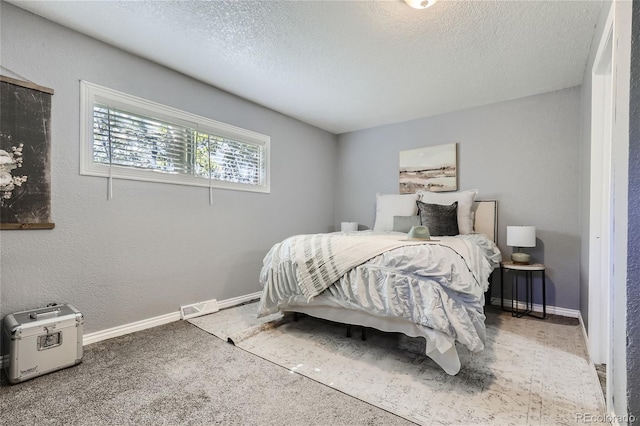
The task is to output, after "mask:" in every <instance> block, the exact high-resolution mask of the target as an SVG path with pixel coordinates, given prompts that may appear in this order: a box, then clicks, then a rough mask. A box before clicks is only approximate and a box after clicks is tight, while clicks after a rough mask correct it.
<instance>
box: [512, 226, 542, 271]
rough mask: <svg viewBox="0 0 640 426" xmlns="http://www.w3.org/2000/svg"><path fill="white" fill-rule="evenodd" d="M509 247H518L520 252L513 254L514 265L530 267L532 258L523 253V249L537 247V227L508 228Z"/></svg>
mask: <svg viewBox="0 0 640 426" xmlns="http://www.w3.org/2000/svg"><path fill="white" fill-rule="evenodd" d="M507 245H508V246H511V247H517V248H518V251H516V252H513V254H511V260H512V261H513V263H517V264H521V265H528V264H529V263H530V262H531V256H530V255H529V254H527V253H523V252H522V247H535V246H536V227H535V226H507Z"/></svg>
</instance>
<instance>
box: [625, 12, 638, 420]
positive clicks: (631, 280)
mask: <svg viewBox="0 0 640 426" xmlns="http://www.w3.org/2000/svg"><path fill="white" fill-rule="evenodd" d="M632 28H633V30H632V35H631V91H630V102H629V108H630V111H629V112H630V114H629V223H628V226H629V234H628V235H629V238H628V254H627V259H628V263H627V395H628V400H627V410H628V412H629V414H632V415H634V416H635V417H636V419H640V261H639V260H640V2H634V4H633V12H632ZM638 421H640V420H638Z"/></svg>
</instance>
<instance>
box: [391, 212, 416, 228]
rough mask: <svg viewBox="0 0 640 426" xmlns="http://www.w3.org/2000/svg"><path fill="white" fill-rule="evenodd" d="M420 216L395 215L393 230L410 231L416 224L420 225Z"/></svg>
mask: <svg viewBox="0 0 640 426" xmlns="http://www.w3.org/2000/svg"><path fill="white" fill-rule="evenodd" d="M420 225H422V223H420V216H418V215H414V216H394V217H393V230H394V231H395V232H409V231H410V230H411V228H413V227H414V226H420Z"/></svg>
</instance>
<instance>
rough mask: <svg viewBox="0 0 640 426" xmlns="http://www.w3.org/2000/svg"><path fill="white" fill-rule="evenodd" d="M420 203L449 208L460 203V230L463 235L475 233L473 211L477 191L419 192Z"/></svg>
mask: <svg viewBox="0 0 640 426" xmlns="http://www.w3.org/2000/svg"><path fill="white" fill-rule="evenodd" d="M417 194H418V195H419V197H420V201H422V202H423V203H429V204H440V205H445V206H448V205H450V204H453V203H454V202H455V201H457V202H458V230H459V231H460V233H461V234H471V233H472V232H473V216H472V215H471V209H472V208H473V201H474V200H475V199H476V195H477V194H478V190H477V189H470V190H467V191H460V192H429V191H418V192H417Z"/></svg>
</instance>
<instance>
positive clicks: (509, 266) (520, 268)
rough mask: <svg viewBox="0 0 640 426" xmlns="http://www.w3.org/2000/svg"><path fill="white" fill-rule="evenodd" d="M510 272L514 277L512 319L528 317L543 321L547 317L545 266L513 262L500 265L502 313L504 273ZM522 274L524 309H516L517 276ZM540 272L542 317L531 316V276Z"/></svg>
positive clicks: (512, 283)
mask: <svg viewBox="0 0 640 426" xmlns="http://www.w3.org/2000/svg"><path fill="white" fill-rule="evenodd" d="M505 270H507V271H512V272H513V274H514V275H515V276H514V277H513V279H512V281H511V315H512V316H514V317H518V318H520V317H522V316H523V315H529V316H532V317H535V318H540V319H545V318H546V317H547V285H546V282H545V275H546V274H545V266H544V265H543V264H542V263H532V264H529V265H521V264H518V263H513V262H502V263H500V278H501V279H500V308H501V309H502V310H503V311H504V310H505V309H504V271H505ZM522 272H524V276H525V290H524V300H525V308H524V309H523V310H519V309H518V303H519V302H518V282H519V280H518V276H519V275H520V274H521V273H522ZM534 272H540V274H541V275H542V316H537V315H534V314H533V274H534Z"/></svg>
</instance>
